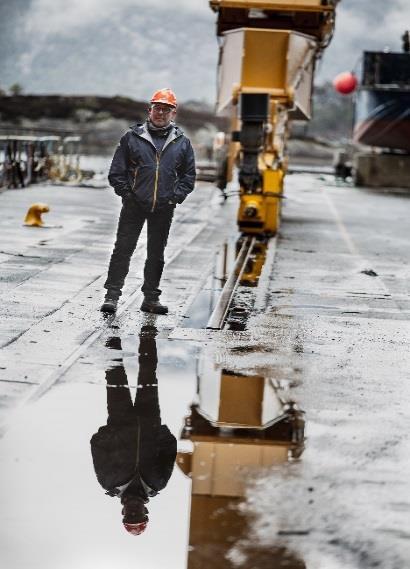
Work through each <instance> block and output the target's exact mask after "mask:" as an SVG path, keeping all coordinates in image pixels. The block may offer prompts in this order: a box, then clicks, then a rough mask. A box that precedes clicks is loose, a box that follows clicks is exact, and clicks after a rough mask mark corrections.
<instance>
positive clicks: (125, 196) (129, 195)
mask: <svg viewBox="0 0 410 569" xmlns="http://www.w3.org/2000/svg"><path fill="white" fill-rule="evenodd" d="M121 199H122V203H125V202H126V201H127V200H130V199H131V200H132V199H134V196H133V195H132V192H130V191H127V192H125V193H124V194H122V196H121Z"/></svg>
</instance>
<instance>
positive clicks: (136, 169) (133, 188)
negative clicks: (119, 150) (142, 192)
mask: <svg viewBox="0 0 410 569" xmlns="http://www.w3.org/2000/svg"><path fill="white" fill-rule="evenodd" d="M137 174H138V168H135V173H134V181H133V184H132V191H134V190H135V186H136V184H137Z"/></svg>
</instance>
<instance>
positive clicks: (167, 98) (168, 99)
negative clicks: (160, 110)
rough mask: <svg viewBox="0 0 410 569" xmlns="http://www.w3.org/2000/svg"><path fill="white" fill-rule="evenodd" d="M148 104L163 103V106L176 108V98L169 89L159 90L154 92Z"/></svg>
mask: <svg viewBox="0 0 410 569" xmlns="http://www.w3.org/2000/svg"><path fill="white" fill-rule="evenodd" d="M150 103H164V105H170V106H171V107H176V106H177V98H176V97H175V93H174V92H173V91H171V89H160V90H159V91H155V93H154V94H153V95H152V97H151V101H150Z"/></svg>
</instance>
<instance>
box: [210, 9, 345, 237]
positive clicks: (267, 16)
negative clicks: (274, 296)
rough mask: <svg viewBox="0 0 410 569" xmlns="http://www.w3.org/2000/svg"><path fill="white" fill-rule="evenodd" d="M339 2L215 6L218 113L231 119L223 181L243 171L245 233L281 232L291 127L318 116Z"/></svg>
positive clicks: (242, 226) (240, 176) (240, 216)
mask: <svg viewBox="0 0 410 569" xmlns="http://www.w3.org/2000/svg"><path fill="white" fill-rule="evenodd" d="M337 3H338V0H280V1H277V2H276V1H270V2H269V1H262V0H210V6H211V8H212V10H214V11H215V12H216V13H217V35H218V38H219V42H220V55H219V64H218V97H217V112H218V114H221V115H225V116H226V115H228V116H229V117H230V132H229V133H227V136H226V139H227V144H226V147H225V149H226V150H225V156H224V158H223V172H222V179H223V181H224V183H225V182H230V181H232V179H233V171H234V167H235V166H237V167H238V181H239V192H240V206H239V211H238V225H239V229H240V230H241V232H242V233H245V234H254V235H274V234H275V233H276V232H277V230H278V228H279V221H280V209H281V199H282V198H283V179H284V176H285V174H286V169H287V157H286V140H287V136H288V130H289V121H290V120H292V119H297V120H309V119H310V117H311V98H312V86H313V76H314V69H315V63H316V60H317V59H318V57H320V55H321V53H322V51H323V49H324V48H325V47H326V46H327V45H328V44H329V42H330V40H331V37H332V34H333V30H334V25H335V10H336V5H337ZM219 185H220V187H221V184H219Z"/></svg>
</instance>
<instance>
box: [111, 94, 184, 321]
mask: <svg viewBox="0 0 410 569" xmlns="http://www.w3.org/2000/svg"><path fill="white" fill-rule="evenodd" d="M150 103H151V105H150V108H149V111H148V118H147V120H146V122H145V123H143V124H135V125H133V126H131V128H130V130H129V131H128V132H127V133H126V134H125V135H124V136H123V137H122V138H121V141H120V143H119V145H118V147H117V150H116V152H115V154H114V158H113V161H112V164H111V168H110V172H109V175H108V179H109V182H110V184H111V186H112V187H113V188H114V191H115V193H116V194H117V195H119V196H121V198H122V203H123V205H122V209H121V214H120V219H119V222H118V229H117V239H116V242H115V246H114V251H113V253H112V255H111V260H110V265H109V268H108V276H107V280H106V282H105V284H104V288H106V289H107V293H106V295H105V300H104V303H103V305H102V307H101V310H102V311H103V312H109V313H114V312H115V311H116V309H117V303H118V299H119V297H120V296H121V291H122V287H123V286H124V281H125V277H126V276H127V274H128V270H129V265H130V261H131V257H132V254H133V252H134V250H135V247H136V245H137V241H138V238H139V236H140V233H141V230H142V228H143V226H144V223H145V221H147V259H146V262H145V267H144V283H143V285H142V288H141V290H142V292H143V293H144V301H143V303H142V305H141V310H143V311H144V312H153V313H155V314H166V313H167V312H168V308H167V307H166V306H164V305H162V304H161V303H160V302H159V297H160V295H161V290H160V289H159V283H160V280H161V275H162V271H163V268H164V250H165V246H166V244H167V240H168V234H169V230H170V227H171V222H172V217H173V215H174V209H175V205H176V204H180V203H182V202H183V201H184V200H185V198H186V197H187V195H188V194H189V193H190V192H192V190H193V189H194V183H195V159H194V152H193V149H192V146H191V143H190V141H189V139H188V138H187V137H186V136H185V135H184V133H183V132H182V130H181V129H180V128H179V127H177V126H176V125H175V123H174V122H173V119H174V118H175V115H176V107H177V101H176V97H175V95H174V93H173V92H172V91H171V90H170V89H161V90H159V91H156V92H155V93H154V95H153V96H152V98H151V101H150Z"/></svg>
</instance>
